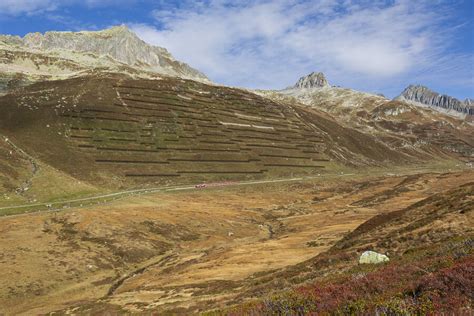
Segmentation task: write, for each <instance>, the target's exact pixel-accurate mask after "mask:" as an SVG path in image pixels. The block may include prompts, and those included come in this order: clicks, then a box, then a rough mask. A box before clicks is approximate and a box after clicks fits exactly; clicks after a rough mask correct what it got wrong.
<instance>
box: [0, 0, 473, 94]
mask: <svg viewBox="0 0 474 316" xmlns="http://www.w3.org/2000/svg"><path fill="white" fill-rule="evenodd" d="M117 24H127V25H128V26H129V27H130V28H131V29H132V30H134V31H135V32H136V33H137V34H138V35H139V36H140V37H141V38H142V39H143V40H145V41H147V42H149V43H151V44H154V45H158V46H162V47H165V48H167V49H168V50H169V51H170V52H171V53H172V54H173V55H174V56H175V57H176V58H177V59H179V60H182V61H185V62H187V63H189V64H190V65H191V66H193V67H195V68H198V69H199V70H201V71H203V72H204V73H206V75H208V76H209V77H210V78H211V80H213V81H215V82H218V83H223V84H227V85H231V86H240V87H249V88H270V89H279V88H284V87H286V86H289V85H292V84H293V83H294V82H296V80H297V79H298V78H299V77H300V76H302V75H305V74H307V73H310V72H312V71H322V72H324V73H325V74H326V76H327V78H328V80H329V82H330V83H331V84H333V85H339V86H344V87H351V88H354V89H358V90H362V91H370V92H377V93H384V94H385V95H387V96H389V97H394V96H396V95H397V94H399V93H400V92H401V91H402V90H403V89H404V88H405V87H406V86H407V85H408V84H417V83H419V84H424V85H427V86H429V87H431V88H432V89H434V90H436V91H439V92H441V93H446V94H450V95H453V96H456V97H458V98H460V99H464V98H467V97H469V98H474V65H473V64H474V0H371V1H369V0H319V1H316V0H313V1H310V0H299V1H298V0H296V1H290V0H277V1H265V0H255V1H249V0H243V1H229V0H206V1H190V0H185V1H164V0H161V1H147V0H115V1H112V0H81V1H79V0H1V1H0V33H3V34H15V35H20V36H23V35H24V34H26V33H29V32H45V31H50V30H60V31H61V30H64V31H66V30H67V31H77V30H98V29H103V28H107V27H110V26H112V25H117Z"/></svg>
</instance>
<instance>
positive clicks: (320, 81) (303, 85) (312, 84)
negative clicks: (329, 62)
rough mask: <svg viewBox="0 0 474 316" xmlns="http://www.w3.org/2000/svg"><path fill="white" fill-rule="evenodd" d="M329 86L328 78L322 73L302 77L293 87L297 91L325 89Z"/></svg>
mask: <svg viewBox="0 0 474 316" xmlns="http://www.w3.org/2000/svg"><path fill="white" fill-rule="evenodd" d="M327 86H329V83H328V81H327V80H326V77H325V76H324V74H323V73H322V72H312V73H310V74H309V75H307V76H303V77H301V78H300V79H299V80H298V82H296V84H295V85H294V86H293V88H296V89H311V88H323V87H327Z"/></svg>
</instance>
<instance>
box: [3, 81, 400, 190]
mask: <svg viewBox="0 0 474 316" xmlns="http://www.w3.org/2000/svg"><path fill="white" fill-rule="evenodd" d="M0 107H1V108H2V117H1V118H0V132H1V133H2V134H4V135H7V136H8V137H11V138H12V139H14V141H15V143H17V144H18V145H19V146H20V147H21V148H23V149H24V150H25V152H27V153H29V154H30V155H31V156H34V157H35V158H37V159H39V160H40V161H42V162H43V163H46V164H48V165H51V166H52V167H54V168H56V169H59V170H62V171H64V172H66V173H68V174H70V175H72V176H74V177H75V178H77V179H81V180H84V181H88V182H89V183H95V184H101V185H106V186H108V187H112V188H117V187H129V186H137V185H144V184H167V183H197V182H201V181H222V180H241V179H254V178H263V177H288V176H293V175H315V174H318V173H321V172H324V171H325V170H326V169H327V168H328V167H330V168H331V170H332V168H335V167H337V166H338V164H339V163H343V162H347V161H349V160H350V161H351V163H352V164H357V163H359V164H377V163H378V164H382V163H384V162H392V163H393V162H405V161H407V160H408V159H409V158H408V156H405V155H403V154H400V153H397V152H395V151H392V150H390V149H389V148H388V147H386V146H385V145H384V144H383V143H381V142H378V141H377V140H375V139H372V138H370V137H368V136H366V135H363V134H361V133H358V132H356V131H354V130H351V129H348V128H344V127H342V126H340V125H338V124H337V123H335V122H334V120H332V119H331V118H330V117H328V116H326V115H324V114H321V113H318V112H316V111H314V110H306V109H304V108H301V107H297V106H295V107H291V106H286V105H281V104H278V103H276V102H273V101H270V100H268V99H266V98H263V97H260V96H257V95H255V94H252V93H249V92H245V91H242V90H238V89H231V88H226V87H218V86H211V85H206V84H203V83H198V82H195V81H190V80H181V79H172V78H166V79H163V80H132V79H128V78H127V77H124V76H120V75H95V76H90V77H82V78H75V79H68V80H63V81H56V82H43V83H37V84H34V85H32V86H29V87H25V88H21V89H18V90H16V91H15V92H13V93H11V94H8V95H6V96H4V97H2V98H0ZM349 158H350V159H349Z"/></svg>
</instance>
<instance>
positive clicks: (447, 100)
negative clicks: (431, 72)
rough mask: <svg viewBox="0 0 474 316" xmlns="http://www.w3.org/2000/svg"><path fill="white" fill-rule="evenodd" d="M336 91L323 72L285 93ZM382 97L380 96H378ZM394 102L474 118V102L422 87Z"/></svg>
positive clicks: (417, 86)
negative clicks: (316, 90) (313, 90)
mask: <svg viewBox="0 0 474 316" xmlns="http://www.w3.org/2000/svg"><path fill="white" fill-rule="evenodd" d="M325 88H326V89H331V88H332V89H334V88H338V87H332V86H330V85H329V83H328V81H327V79H326V77H325V75H324V74H323V73H322V72H312V73H310V74H309V75H306V76H303V77H301V78H299V79H298V81H297V82H296V84H295V85H294V86H292V87H289V88H287V89H285V90H284V91H287V92H290V94H291V93H292V92H293V93H296V94H301V93H299V92H298V91H295V90H301V89H303V90H307V89H309V90H312V89H325ZM377 96H380V95H377ZM394 100H397V101H403V102H408V103H410V104H414V105H417V106H422V107H429V108H431V109H434V110H436V111H439V112H443V113H445V114H449V115H453V116H457V117H461V118H466V117H470V118H472V116H474V102H473V100H471V99H466V100H464V101H460V100H458V99H456V98H454V97H451V96H448V95H442V94H440V93H437V92H434V91H432V90H430V89H429V88H427V87H425V86H422V85H410V86H408V87H407V88H406V89H405V90H404V91H403V92H402V93H401V94H400V95H399V96H397V97H396V98H395V99H394Z"/></svg>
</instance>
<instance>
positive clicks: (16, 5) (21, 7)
mask: <svg viewBox="0 0 474 316" xmlns="http://www.w3.org/2000/svg"><path fill="white" fill-rule="evenodd" d="M56 7H57V1H55V0H1V1H0V15H19V14H33V13H39V12H44V11H51V10H54V9H55V8H56Z"/></svg>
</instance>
